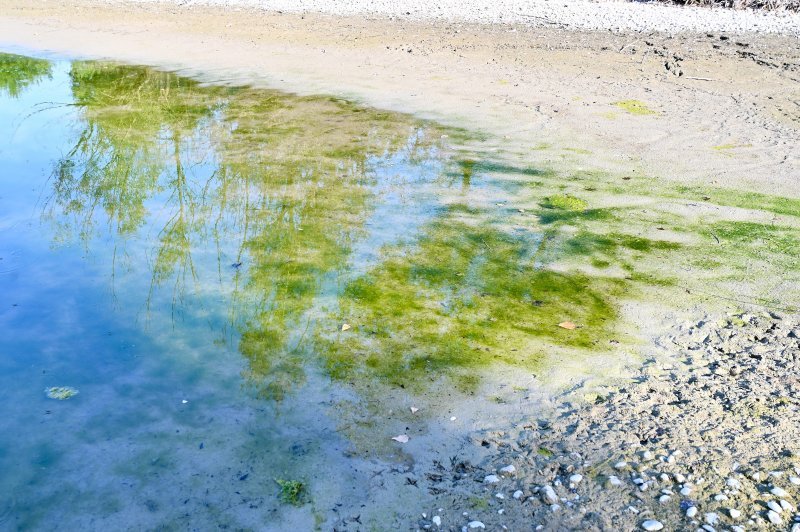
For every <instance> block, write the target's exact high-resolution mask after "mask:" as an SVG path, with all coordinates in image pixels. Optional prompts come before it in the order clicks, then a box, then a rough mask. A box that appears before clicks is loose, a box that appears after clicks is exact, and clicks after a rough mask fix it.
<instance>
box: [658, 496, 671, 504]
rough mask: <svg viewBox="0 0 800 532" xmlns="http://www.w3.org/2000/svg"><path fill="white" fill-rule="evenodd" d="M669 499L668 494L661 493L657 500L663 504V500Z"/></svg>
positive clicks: (667, 500)
mask: <svg viewBox="0 0 800 532" xmlns="http://www.w3.org/2000/svg"><path fill="white" fill-rule="evenodd" d="M670 499H671V497H670V496H669V495H662V496H661V497H659V498H658V502H660V503H662V504H663V503H665V502H669V500H670Z"/></svg>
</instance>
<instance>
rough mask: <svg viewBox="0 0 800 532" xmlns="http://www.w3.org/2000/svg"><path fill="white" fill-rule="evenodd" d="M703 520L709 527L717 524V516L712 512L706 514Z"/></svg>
mask: <svg viewBox="0 0 800 532" xmlns="http://www.w3.org/2000/svg"><path fill="white" fill-rule="evenodd" d="M705 519H706V523H708V524H709V525H712V526H713V525H716V524H717V523H719V515H717V514H716V513H714V512H709V513H707V514H706V515H705Z"/></svg>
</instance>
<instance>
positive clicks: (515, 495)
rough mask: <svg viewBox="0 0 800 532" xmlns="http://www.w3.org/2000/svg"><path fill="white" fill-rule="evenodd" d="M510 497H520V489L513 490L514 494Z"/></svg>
mask: <svg viewBox="0 0 800 532" xmlns="http://www.w3.org/2000/svg"><path fill="white" fill-rule="evenodd" d="M512 497H514V498H515V499H519V498H521V497H522V490H517V491H515V492H514V494H513V495H512Z"/></svg>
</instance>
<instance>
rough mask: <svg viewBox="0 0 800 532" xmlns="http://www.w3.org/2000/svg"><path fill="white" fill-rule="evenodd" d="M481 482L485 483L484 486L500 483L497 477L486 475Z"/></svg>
mask: <svg viewBox="0 0 800 532" xmlns="http://www.w3.org/2000/svg"><path fill="white" fill-rule="evenodd" d="M483 482H485V483H486V484H497V483H498V482H500V477H498V476H497V475H486V476H485V477H483Z"/></svg>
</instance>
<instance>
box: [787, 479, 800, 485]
mask: <svg viewBox="0 0 800 532" xmlns="http://www.w3.org/2000/svg"><path fill="white" fill-rule="evenodd" d="M789 482H791V483H792V484H794V485H795V486H800V477H789Z"/></svg>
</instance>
